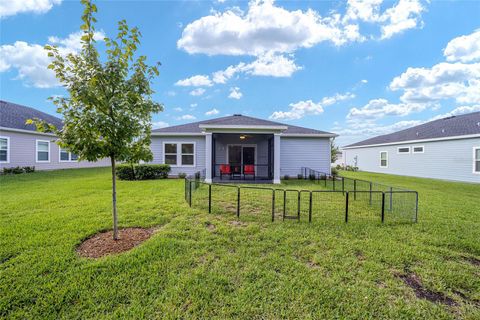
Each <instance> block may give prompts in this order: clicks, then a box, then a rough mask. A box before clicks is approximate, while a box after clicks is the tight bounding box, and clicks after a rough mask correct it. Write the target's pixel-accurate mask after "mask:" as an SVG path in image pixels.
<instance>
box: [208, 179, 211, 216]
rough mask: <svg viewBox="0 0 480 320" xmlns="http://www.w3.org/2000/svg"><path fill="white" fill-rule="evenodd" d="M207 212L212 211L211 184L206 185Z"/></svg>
mask: <svg viewBox="0 0 480 320" xmlns="http://www.w3.org/2000/svg"><path fill="white" fill-rule="evenodd" d="M208 213H212V184H209V185H208Z"/></svg>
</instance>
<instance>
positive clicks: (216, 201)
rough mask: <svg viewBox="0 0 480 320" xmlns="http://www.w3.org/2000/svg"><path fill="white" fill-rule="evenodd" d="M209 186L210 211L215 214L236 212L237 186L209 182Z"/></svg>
mask: <svg viewBox="0 0 480 320" xmlns="http://www.w3.org/2000/svg"><path fill="white" fill-rule="evenodd" d="M211 186H212V187H211V188H212V191H211V193H212V200H211V212H212V213H216V214H225V213H229V214H237V206H238V187H237V186H234V185H222V184H211Z"/></svg>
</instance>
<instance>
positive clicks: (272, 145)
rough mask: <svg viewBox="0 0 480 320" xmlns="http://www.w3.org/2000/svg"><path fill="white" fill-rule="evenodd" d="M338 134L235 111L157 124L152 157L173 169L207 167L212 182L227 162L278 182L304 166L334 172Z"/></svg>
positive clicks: (235, 169) (235, 170) (188, 171)
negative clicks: (332, 147)
mask: <svg viewBox="0 0 480 320" xmlns="http://www.w3.org/2000/svg"><path fill="white" fill-rule="evenodd" d="M335 136H336V135H335V134H333V133H329V132H324V131H319V130H314V129H308V128H302V127H297V126H292V125H287V124H282V123H278V122H272V121H268V120H262V119H257V118H253V117H248V116H243V115H239V114H236V115H233V116H227V117H223V118H217V119H211V120H206V121H200V122H195V123H189V124H184V125H178V126H172V127H167V128H162V129H156V130H153V131H152V144H151V148H152V151H153V157H154V160H153V162H154V163H167V164H170V165H171V167H172V174H173V175H177V174H179V173H186V174H194V173H195V172H199V171H204V172H205V180H206V181H207V182H211V181H212V180H217V179H219V177H220V173H221V171H223V172H225V167H228V168H229V170H231V171H232V172H233V173H237V177H238V178H241V177H242V173H243V171H244V169H245V165H248V166H250V168H252V167H251V166H253V168H254V170H255V177H256V178H260V179H261V178H263V179H268V180H273V182H274V183H280V177H281V176H285V175H288V176H291V177H296V176H297V174H299V173H300V172H301V168H302V167H308V168H311V169H314V170H318V171H322V172H326V173H330V139H331V138H332V137H335ZM221 168H222V170H221ZM234 177H235V175H234Z"/></svg>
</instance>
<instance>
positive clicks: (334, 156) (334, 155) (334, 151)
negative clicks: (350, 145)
mask: <svg viewBox="0 0 480 320" xmlns="http://www.w3.org/2000/svg"><path fill="white" fill-rule="evenodd" d="M339 150H340V149H339V148H338V146H337V145H336V144H335V138H332V140H331V141H330V157H331V158H330V163H335V161H337V159H338V155H337V153H338V151H339Z"/></svg>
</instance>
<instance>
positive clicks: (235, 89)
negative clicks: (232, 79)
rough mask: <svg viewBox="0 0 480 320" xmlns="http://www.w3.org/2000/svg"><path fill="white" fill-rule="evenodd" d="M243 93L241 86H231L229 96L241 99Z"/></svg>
mask: <svg viewBox="0 0 480 320" xmlns="http://www.w3.org/2000/svg"><path fill="white" fill-rule="evenodd" d="M242 96H243V94H242V93H241V92H240V88H239V87H232V88H230V94H229V95H228V97H229V98H230V99H237V100H238V99H240V98H242Z"/></svg>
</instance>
